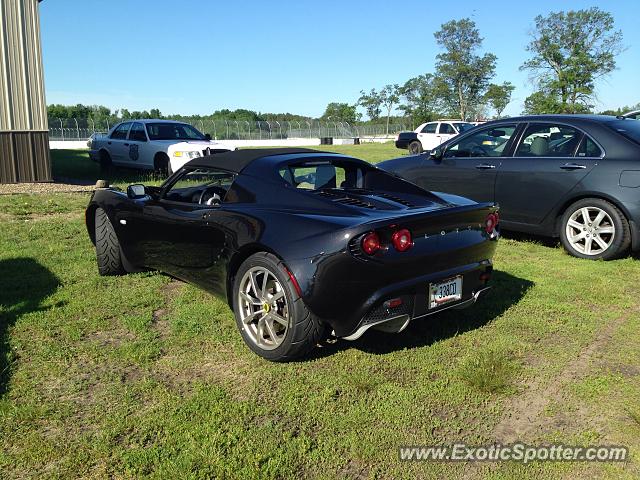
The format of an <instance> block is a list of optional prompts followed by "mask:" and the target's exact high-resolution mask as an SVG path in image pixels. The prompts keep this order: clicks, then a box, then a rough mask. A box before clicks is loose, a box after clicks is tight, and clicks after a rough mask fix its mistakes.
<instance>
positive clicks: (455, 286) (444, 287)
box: [429, 275, 462, 308]
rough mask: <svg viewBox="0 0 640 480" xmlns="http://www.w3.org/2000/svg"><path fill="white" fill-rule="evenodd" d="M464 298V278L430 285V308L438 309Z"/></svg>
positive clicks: (455, 278) (450, 279)
mask: <svg viewBox="0 0 640 480" xmlns="http://www.w3.org/2000/svg"><path fill="white" fill-rule="evenodd" d="M461 298H462V276H461V275H458V276H457V277H453V278H449V279H447V280H444V281H443V282H439V283H430V284H429V308H436V307H440V306H442V305H446V304H447V303H451V302H456V301H458V300H460V299H461Z"/></svg>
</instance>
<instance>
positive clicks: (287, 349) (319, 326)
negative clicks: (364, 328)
mask: <svg viewBox="0 0 640 480" xmlns="http://www.w3.org/2000/svg"><path fill="white" fill-rule="evenodd" d="M254 267H261V268H264V269H267V270H268V271H269V272H270V273H271V274H272V275H273V276H275V277H276V279H277V280H278V282H279V283H280V285H281V286H282V290H283V292H284V295H285V297H286V302H287V306H288V308H289V325H288V328H287V330H286V333H285V336H284V340H282V343H281V344H280V345H279V346H278V347H276V348H275V349H272V350H266V349H263V348H261V347H260V346H258V345H257V344H256V342H255V341H254V340H253V339H252V338H251V336H250V334H249V333H248V332H247V329H246V328H245V324H244V323H243V321H242V317H241V307H240V305H239V298H238V297H239V291H240V288H241V287H240V284H241V280H242V279H243V277H244V276H245V274H246V273H247V272H248V271H249V270H250V269H252V268H254ZM233 311H234V314H235V317H236V324H237V326H238V329H239V330H240V334H241V335H242V339H243V340H244V342H245V343H246V345H247V346H248V347H249V348H250V349H251V350H252V351H253V352H255V353H256V354H257V355H259V356H261V357H263V358H265V359H267V360H270V361H273V362H287V361H291V360H294V359H296V358H300V357H302V356H304V355H305V354H307V353H308V352H309V351H311V350H312V349H313V348H314V347H315V346H316V345H318V343H320V342H321V341H323V340H324V339H325V337H326V335H327V328H326V326H325V324H324V323H323V322H322V321H321V320H320V319H319V318H317V317H316V316H315V315H313V314H312V313H311V312H310V311H309V309H308V308H307V306H306V305H305V303H304V301H303V300H302V298H300V297H299V296H298V294H297V292H296V288H295V286H294V285H293V282H292V280H291V278H290V277H289V274H288V272H287V270H286V268H285V266H284V264H283V263H282V262H281V261H280V260H279V259H278V258H277V257H276V256H275V255H272V254H270V253H266V252H260V253H256V254H254V255H251V256H250V257H249V258H247V259H246V260H245V261H244V263H243V264H242V265H241V266H240V268H239V269H238V272H237V273H236V276H235V280H234V283H233Z"/></svg>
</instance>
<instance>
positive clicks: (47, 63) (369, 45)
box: [40, 0, 640, 116]
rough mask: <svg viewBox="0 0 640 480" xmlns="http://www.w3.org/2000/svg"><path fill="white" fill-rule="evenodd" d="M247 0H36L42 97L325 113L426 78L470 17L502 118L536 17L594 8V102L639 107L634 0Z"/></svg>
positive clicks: (639, 8) (639, 49)
mask: <svg viewBox="0 0 640 480" xmlns="http://www.w3.org/2000/svg"><path fill="white" fill-rule="evenodd" d="M484 5H486V7H485V6H483V4H482V2H477V1H467V0H456V1H455V2H427V1H405V2H382V1H374V0H368V1H351V2H349V1H342V2H340V1H333V0H330V1H323V2H307V1H304V0H299V1H281V2H273V1H272V2H265V1H261V2H255V1H252V0H245V1H242V2H239V1H235V2H233V1H227V2H219V1H204V0H201V1H197V0H180V1H177V2H176V1H175V0H174V1H166V0H153V1H152V0H144V1H143V0H135V1H134V0H110V1H98V0H93V1H86V0H82V1H81V0H64V1H60V0H45V1H44V2H42V3H41V4H40V11H41V23H42V43H43V52H44V53H43V54H44V67H45V80H46V94H47V102H48V103H63V104H75V103H84V104H102V105H106V106H108V107H110V108H112V109H116V108H128V109H129V110H142V109H150V108H154V107H157V108H159V109H160V110H161V111H162V112H163V113H165V114H170V113H182V114H208V113H211V112H213V111H214V110H218V109H222V108H229V109H235V108H247V109H251V110H256V111H261V112H291V113H298V114H302V115H309V116H319V115H321V114H322V112H323V110H324V107H325V106H326V105H327V103H329V102H332V101H341V102H350V103H353V102H355V101H356V100H357V98H358V97H359V92H360V90H362V89H365V90H368V89H370V88H379V87H382V86H384V85H386V84H389V83H399V84H402V83H404V82H405V81H406V80H407V79H408V78H410V77H413V76H416V75H419V74H422V73H425V72H432V71H433V68H434V63H435V56H436V55H437V54H438V52H439V50H438V48H437V46H436V43H435V40H434V38H433V33H434V32H435V31H437V30H438V29H439V28H440V25H441V24H442V23H444V22H446V21H448V20H451V19H459V18H463V17H471V18H472V19H473V20H475V22H476V24H477V26H478V28H479V29H480V33H481V35H482V36H483V37H484V39H485V42H484V49H485V50H487V51H490V52H493V53H494V54H496V55H497V56H498V64H497V72H496V73H497V74H496V77H495V79H494V81H496V82H502V81H506V80H508V81H511V82H512V83H513V84H514V85H515V86H516V90H515V92H514V94H513V100H512V102H511V104H510V105H509V107H508V108H507V111H506V112H505V113H507V114H517V113H520V111H521V110H522V104H523V101H524V99H525V98H526V96H527V95H528V94H529V93H530V92H531V88H532V87H531V85H530V83H529V81H528V77H527V73H525V72H520V71H519V70H518V67H519V66H520V65H521V64H522V62H523V61H524V60H525V59H526V58H527V53H526V51H525V46H526V44H527V43H528V33H529V32H530V31H531V29H532V28H533V19H534V18H535V16H536V15H537V14H547V13H548V12H550V11H557V10H558V9H560V8H562V9H564V10H569V9H580V8H587V7H590V6H594V5H597V6H599V7H600V8H601V9H603V10H607V11H609V12H611V13H612V14H613V15H614V17H615V20H616V26H617V28H619V29H621V30H622V31H623V34H624V44H625V46H626V47H627V49H626V51H625V52H624V53H622V54H621V55H620V56H619V57H618V70H617V71H615V72H614V73H613V74H612V75H611V76H610V77H608V78H607V79H605V80H604V81H602V82H601V83H600V84H599V87H598V107H597V108H602V109H604V108H614V107H618V106H622V105H631V104H635V103H638V102H640V89H639V88H638V78H640V28H638V23H637V22H638V18H639V16H640V15H639V14H640V2H638V1H637V0H621V1H615V2H614V1H609V2H606V1H600V2H598V3H597V4H594V3H593V2H583V1H563V2H557V1H547V0H537V1H536V2H511V6H507V4H492V3H488V4H487V3H486V2H485V3H484Z"/></svg>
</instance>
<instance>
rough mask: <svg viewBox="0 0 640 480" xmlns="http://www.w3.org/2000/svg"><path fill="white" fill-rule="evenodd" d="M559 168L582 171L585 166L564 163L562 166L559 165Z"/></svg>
mask: <svg viewBox="0 0 640 480" xmlns="http://www.w3.org/2000/svg"><path fill="white" fill-rule="evenodd" d="M560 168H561V169H562V170H584V169H585V168H587V166H586V165H580V164H578V163H565V164H564V165H561V166H560Z"/></svg>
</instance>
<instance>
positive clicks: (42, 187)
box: [0, 182, 96, 195]
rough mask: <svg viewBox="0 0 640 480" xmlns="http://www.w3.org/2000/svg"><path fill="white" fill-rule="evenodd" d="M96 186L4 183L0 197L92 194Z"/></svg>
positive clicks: (51, 183)
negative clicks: (16, 194) (25, 194)
mask: <svg viewBox="0 0 640 480" xmlns="http://www.w3.org/2000/svg"><path fill="white" fill-rule="evenodd" d="M95 188H96V186H95V185H82V184H75V183H63V182H46V183H4V184H0V195H11V194H15V193H73V192H91V191H93V190H95Z"/></svg>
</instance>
